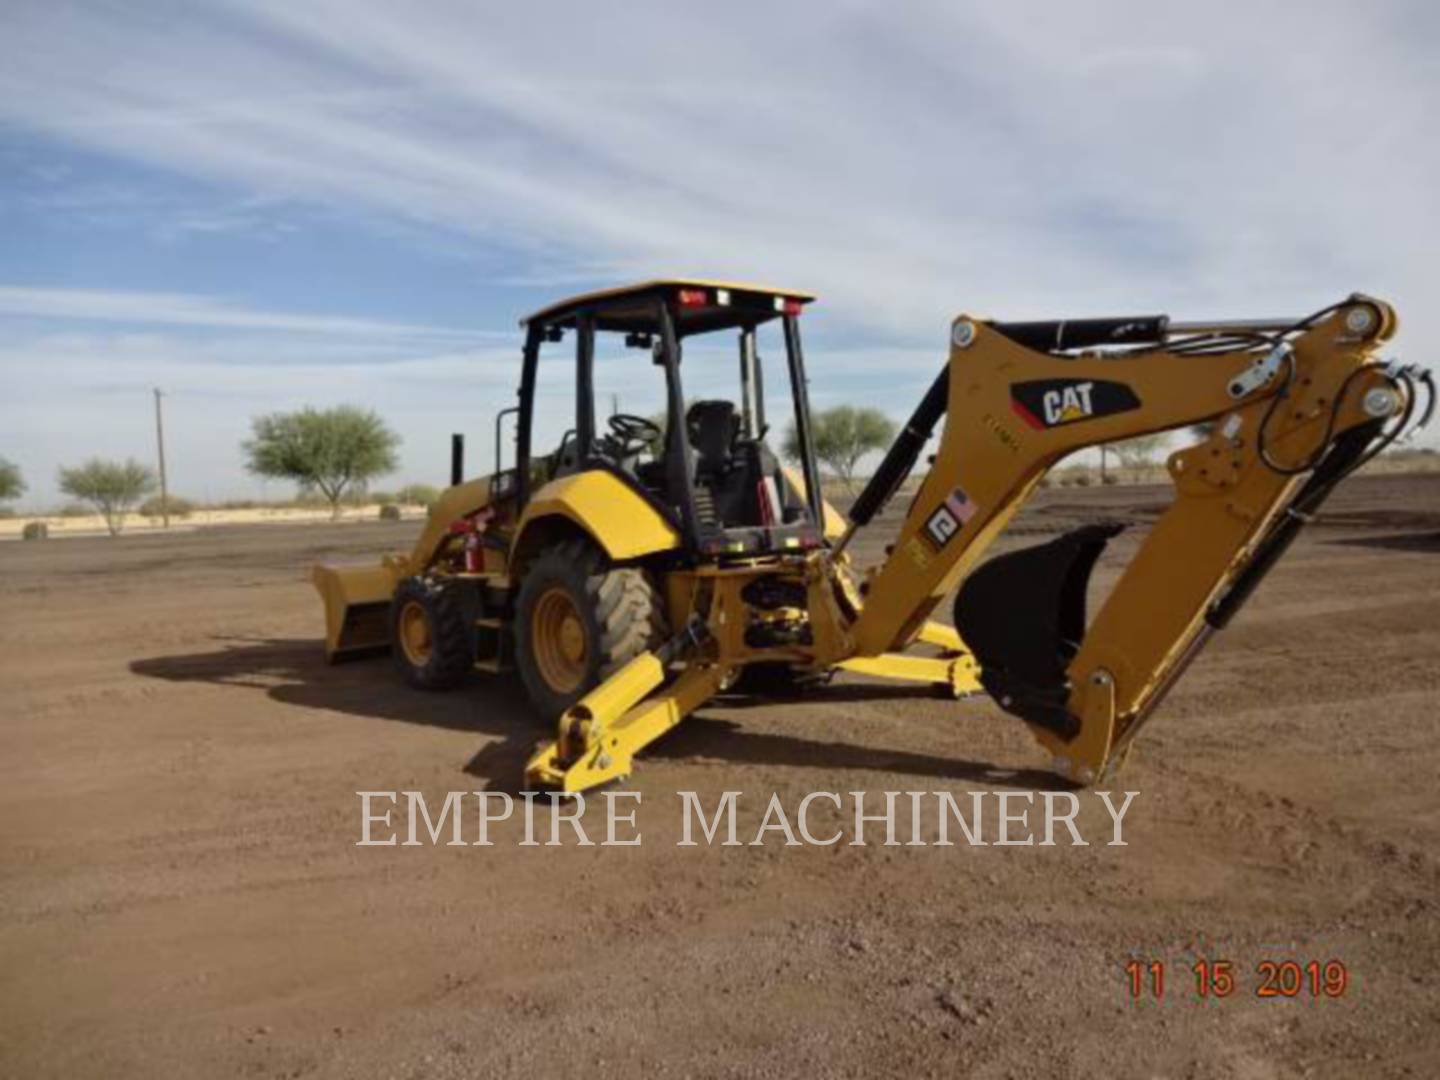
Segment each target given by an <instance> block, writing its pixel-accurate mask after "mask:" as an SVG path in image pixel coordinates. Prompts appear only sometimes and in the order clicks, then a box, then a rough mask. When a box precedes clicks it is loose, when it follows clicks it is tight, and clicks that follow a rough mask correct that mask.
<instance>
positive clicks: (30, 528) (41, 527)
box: [20, 521, 50, 540]
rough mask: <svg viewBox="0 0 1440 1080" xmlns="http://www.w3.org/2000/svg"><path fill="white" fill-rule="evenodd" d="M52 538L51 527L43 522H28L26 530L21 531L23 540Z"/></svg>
mask: <svg viewBox="0 0 1440 1080" xmlns="http://www.w3.org/2000/svg"><path fill="white" fill-rule="evenodd" d="M49 536H50V526H49V525H46V524H45V522H43V521H27V522H26V523H25V528H23V529H21V530H20V539H22V540H46V539H48V538H49Z"/></svg>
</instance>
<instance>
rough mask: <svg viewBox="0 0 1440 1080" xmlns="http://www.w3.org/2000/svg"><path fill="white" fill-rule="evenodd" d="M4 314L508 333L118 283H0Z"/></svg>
mask: <svg viewBox="0 0 1440 1080" xmlns="http://www.w3.org/2000/svg"><path fill="white" fill-rule="evenodd" d="M0 315H11V316H29V317H33V318H39V319H50V320H54V319H67V320H95V321H101V322H112V323H131V324H160V325H172V326H200V327H225V328H232V329H240V330H283V331H288V332H291V333H305V334H329V335H340V336H344V337H355V336H362V337H377V336H378V337H385V338H390V339H396V338H402V337H403V338H416V337H423V338H454V339H461V340H464V339H470V340H475V339H481V338H503V337H508V336H509V333H508V332H507V331H495V332H494V333H487V332H481V331H475V330H458V329H448V328H445V327H437V326H416V325H411V324H407V323H392V322H383V321H377V320H374V319H357V318H351V317H348V316H330V315H305V314H296V313H290V312H276V311H255V310H252V309H249V308H246V307H245V306H243V305H237V304H232V303H227V302H226V301H224V300H220V299H216V298H214V297H208V296H195V295H191V294H187V293H164V292H132V291H128V290H114V289H34V288H24V287H19V286H4V285H0Z"/></svg>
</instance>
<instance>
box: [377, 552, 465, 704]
mask: <svg viewBox="0 0 1440 1080" xmlns="http://www.w3.org/2000/svg"><path fill="white" fill-rule="evenodd" d="M390 641H391V650H390V653H391V656H392V657H393V658H394V660H395V666H396V668H398V669H399V671H400V674H401V675H402V676H403V677H404V679H405V681H406V682H408V683H409V684H410V685H411V686H414V687H418V688H419V689H421V690H448V689H450V688H451V687H453V686H458V685H459V684H460V683H461V682H463V681H464V679H465V677H466V676H467V675H468V674H469V673H470V671H471V670H472V669H473V668H474V666H475V635H474V633H473V630H472V627H471V624H470V622H469V620H468V619H467V618H466V615H465V604H464V602H463V598H462V597H461V595H460V590H459V589H458V588H457V587H456V586H455V584H454V583H453V582H447V581H446V580H445V579H444V578H438V577H408V578H405V579H404V580H403V581H401V582H400V584H399V585H398V586H397V587H396V589H395V595H394V597H392V598H391V601H390Z"/></svg>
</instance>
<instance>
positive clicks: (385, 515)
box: [380, 502, 400, 521]
mask: <svg viewBox="0 0 1440 1080" xmlns="http://www.w3.org/2000/svg"><path fill="white" fill-rule="evenodd" d="M380 520H381V521H399V520H400V507H398V506H396V505H395V504H394V503H393V502H387V503H382V504H381V506H380Z"/></svg>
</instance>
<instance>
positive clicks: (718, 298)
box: [715, 289, 730, 307]
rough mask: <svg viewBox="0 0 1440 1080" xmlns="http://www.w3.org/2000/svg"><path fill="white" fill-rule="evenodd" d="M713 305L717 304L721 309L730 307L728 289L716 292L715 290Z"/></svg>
mask: <svg viewBox="0 0 1440 1080" xmlns="http://www.w3.org/2000/svg"><path fill="white" fill-rule="evenodd" d="M715 303H717V304H719V305H720V306H721V307H729V306H730V290H729V289H716V290H715Z"/></svg>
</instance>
